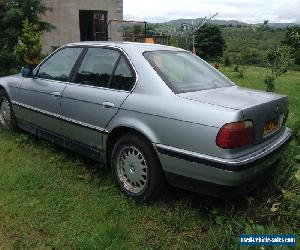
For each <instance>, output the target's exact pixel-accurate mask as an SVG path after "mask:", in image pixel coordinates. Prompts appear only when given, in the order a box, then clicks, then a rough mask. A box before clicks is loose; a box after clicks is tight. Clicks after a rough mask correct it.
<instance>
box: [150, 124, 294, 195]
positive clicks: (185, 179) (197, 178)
mask: <svg viewBox="0 0 300 250" xmlns="http://www.w3.org/2000/svg"><path fill="white" fill-rule="evenodd" d="M291 135H292V132H291V130H290V129H289V128H286V130H285V132H284V133H283V134H282V135H281V136H280V137H278V138H277V139H276V140H275V141H273V142H272V143H271V144H269V145H267V146H265V147H264V148H262V149H260V150H258V151H256V152H254V153H252V154H249V155H246V156H243V157H241V158H237V159H223V158H217V157H212V156H207V155H203V154H198V153H195V152H190V151H187V150H182V149H177V148H173V147H169V146H165V145H161V144H157V145H156V148H157V151H158V153H159V158H160V161H161V164H162V167H163V169H164V171H165V174H166V178H167V181H168V182H169V184H171V185H174V186H178V187H181V188H184V189H187V190H192V191H195V192H200V193H205V194H211V195H214V196H223V195H224V194H225V193H229V194H231V195H236V194H239V193H244V192H246V191H248V190H249V189H251V188H254V187H256V186H257V184H258V182H259V181H262V180H264V179H265V178H268V176H269V175H270V171H271V169H273V167H272V166H274V163H275V162H276V161H278V160H279V158H280V156H281V153H282V152H283V150H284V149H285V147H286V145H288V143H289V141H290V139H291Z"/></svg>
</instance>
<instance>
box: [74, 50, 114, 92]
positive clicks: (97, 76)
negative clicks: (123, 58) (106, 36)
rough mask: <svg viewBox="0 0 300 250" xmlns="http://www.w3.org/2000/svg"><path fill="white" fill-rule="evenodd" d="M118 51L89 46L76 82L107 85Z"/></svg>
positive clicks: (100, 85) (99, 85)
mask: <svg viewBox="0 0 300 250" xmlns="http://www.w3.org/2000/svg"><path fill="white" fill-rule="evenodd" d="M119 57H120V53H119V52H118V51H115V50H111V49H105V48H89V49H88V51H87V53H86V55H85V57H84V59H83V61H82V63H81V66H80V68H79V70H78V73H77V75H76V78H75V82H76V83H81V84H85V85H92V86H96V87H107V86H108V85H109V83H110V80H111V77H112V74H113V71H114V69H115V66H116V63H117V61H118V59H119Z"/></svg>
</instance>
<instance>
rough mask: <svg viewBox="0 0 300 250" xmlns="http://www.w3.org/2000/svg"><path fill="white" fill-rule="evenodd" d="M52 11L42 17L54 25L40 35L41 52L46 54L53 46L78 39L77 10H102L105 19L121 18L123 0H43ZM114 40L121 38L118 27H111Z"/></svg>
mask: <svg viewBox="0 0 300 250" xmlns="http://www.w3.org/2000/svg"><path fill="white" fill-rule="evenodd" d="M44 2H45V3H46V5H47V6H49V7H51V8H52V9H53V11H51V12H47V13H46V15H45V16H44V17H43V19H44V20H45V21H47V22H49V23H51V24H52V25H54V26H55V27H56V29H54V30H53V31H51V32H50V33H45V34H44V35H43V37H42V43H43V53H45V54H48V53H50V52H51V51H52V48H53V47H60V46H61V45H63V44H66V43H70V42H79V41H80V27H79V10H104V11H107V12H108V16H107V20H108V21H109V20H111V19H123V0H63V1H62V0H44ZM112 37H113V39H114V40H121V38H122V33H121V30H120V29H119V28H115V27H113V28H112Z"/></svg>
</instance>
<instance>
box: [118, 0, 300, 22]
mask: <svg viewBox="0 0 300 250" xmlns="http://www.w3.org/2000/svg"><path fill="white" fill-rule="evenodd" d="M217 12H218V13H219V14H218V16H217V17H216V19H224V20H238V21H243V22H248V23H260V22H263V21H264V20H269V22H272V23H291V22H293V23H300V0H124V19H126V20H141V21H144V20H145V21H148V22H165V21H170V20H174V19H179V18H199V17H205V16H210V15H213V14H215V13H217Z"/></svg>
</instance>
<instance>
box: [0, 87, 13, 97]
mask: <svg viewBox="0 0 300 250" xmlns="http://www.w3.org/2000/svg"><path fill="white" fill-rule="evenodd" d="M0 90H3V91H4V92H5V94H6V95H7V96H8V98H9V100H10V101H11V96H10V93H9V91H8V88H5V86H4V85H3V84H1V83H0Z"/></svg>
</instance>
